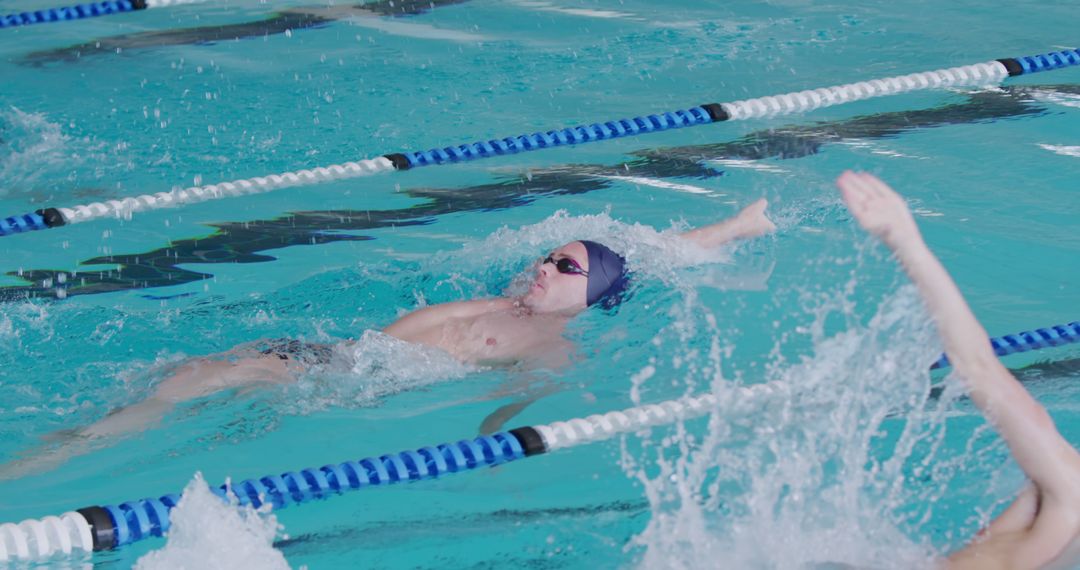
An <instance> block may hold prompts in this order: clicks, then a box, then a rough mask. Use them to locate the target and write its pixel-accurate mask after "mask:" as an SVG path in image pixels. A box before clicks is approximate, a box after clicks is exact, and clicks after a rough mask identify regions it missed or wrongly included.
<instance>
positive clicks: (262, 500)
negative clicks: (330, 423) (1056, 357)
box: [0, 321, 1080, 563]
mask: <svg viewBox="0 0 1080 570" xmlns="http://www.w3.org/2000/svg"><path fill="white" fill-rule="evenodd" d="M990 341H991V344H992V345H994V349H995V352H997V354H998V355H1000V356H1004V355H1005V354H1012V353H1015V352H1024V351H1027V350H1036V349H1039V348H1046V347H1049V346H1061V345H1064V344H1068V343H1073V342H1077V341H1080V321H1077V322H1072V323H1069V324H1068V325H1058V326H1054V327H1048V328H1045V329H1035V331H1034V332H1031V331H1025V332H1021V333H1019V334H1016V335H1005V336H1002V337H995V338H991V339H990ZM999 345H1000V349H999ZM942 362H944V364H942ZM947 365H948V361H947V359H945V358H944V356H943V357H942V359H941V360H939V361H938V362H937V363H935V364H934V366H933V368H939V367H941V366H947ZM792 390H793V387H792V386H791V385H790V384H788V383H785V382H781V381H772V382H767V383H764V384H754V385H750V386H736V387H731V388H730V389H728V390H724V391H723V392H722V393H720V394H715V393H709V394H704V395H701V396H687V397H683V398H679V399H676V400H668V401H666V402H660V403H658V404H647V405H644V406H638V407H633V408H628V409H625V410H620V411H613V412H608V413H605V414H595V415H591V416H588V417H585V418H575V419H571V420H567V421H560V422H554V423H552V424H549V425H538V426H526V427H520V428H516V429H512V430H509V431H504V432H499V433H495V434H492V435H485V436H480V437H477V438H475V439H472V440H462V441H459V442H457V443H449V444H448V443H444V444H441V445H436V446H428V447H422V448H420V449H416V450H409V451H402V452H398V453H391V454H387V455H380V456H378V457H368V458H364V459H360V460H358V461H345V462H343V463H339V464H336V465H334V464H331V465H324V466H322V467H319V468H307V469H301V470H299V471H289V472H286V473H282V474H280V475H267V476H265V477H260V478H257V479H248V480H246V481H241V482H240V483H237V484H234V485H231V486H226V485H221V486H218V487H216V488H212V489H211V490H212V491H213V492H214V493H215V494H217V495H218V496H219V497H221V498H222V499H227V498H228V495H229V494H230V493H231V494H232V495H234V496H235V497H236V500H237V502H238V503H239V504H240V505H251V506H253V507H256V508H258V507H259V506H261V505H263V504H270V505H273V508H274V509H281V508H284V507H287V506H289V505H292V504H301V503H305V502H308V501H312V500H316V499H324V498H327V497H330V496H333V495H337V494H341V493H344V492H346V491H354V490H359V489H363V488H367V487H376V486H385V485H393V484H396V483H406V482H412V481H420V480H423V479H434V478H437V477H440V476H443V475H448V474H451V473H459V472H463V471H471V470H474V469H477V468H480V467H484V466H488V467H493V466H495V465H502V464H504V463H509V462H511V461H516V460H518V459H523V458H525V457H531V456H533V455H540V454H543V453H547V452H550V451H555V450H557V449H563V448H568V447H574V446H578V445H584V444H587V443H592V442H597V441H603V440H606V439H610V438H612V437H614V436H616V435H619V434H623V433H630V432H636V431H640V430H643V429H648V428H651V427H655V426H660V425H666V424H671V423H674V422H678V421H683V420H689V419H693V418H696V417H700V416H703V415H705V414H707V413H709V412H710V411H713V410H717V409H720V408H721V405H722V404H724V405H725V406H724V409H725V412H726V413H739V412H740V408H742V409H749V408H750V407H751V406H753V405H754V404H755V403H756V402H757V401H758V400H759V399H760V398H763V397H791V396H792ZM179 502H180V496H179V495H177V494H169V495H164V496H161V497H158V498H147V499H140V500H137V501H128V502H124V503H120V504H116V505H105V506H91V507H85V508H82V509H78V510H76V511H71V512H67V513H64V514H63V515H60V516H59V517H55V516H48V517H45V518H43V519H41V520H36V519H29V520H24V521H22V522H20V523H18V524H12V523H6V524H0V563H4V562H9V561H16V560H19V561H30V560H41V559H44V558H49V557H53V556H56V555H58V554H61V553H62V554H65V555H74V554H78V553H79V552H91V551H100V550H109V549H113V548H118V547H121V546H125V545H128V544H131V543H133V542H137V541H139V540H142V539H145V538H149V537H153V536H164V534H165V533H166V532H168V530H169V526H170V522H169V513H170V511H171V510H172V509H173V508H175V507H176V505H177V503H179Z"/></svg>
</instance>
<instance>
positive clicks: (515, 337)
mask: <svg viewBox="0 0 1080 570" xmlns="http://www.w3.org/2000/svg"><path fill="white" fill-rule="evenodd" d="M565 328H566V319H564V318H559V317H552V316H546V315H528V314H521V313H520V312H518V311H514V310H497V311H491V312H486V313H482V314H479V315H471V316H468V317H457V318H449V319H446V321H444V322H442V323H440V324H438V325H436V326H434V327H432V328H430V329H428V330H426V331H424V332H423V334H421V335H418V337H417V338H412V339H405V340H410V341H412V342H419V343H422V344H427V345H431V346H435V347H438V348H441V349H442V350H445V351H446V352H448V353H450V354H451V355H453V356H454V357H455V358H457V359H459V360H461V361H463V362H469V363H472V364H488V365H500V364H501V365H505V364H514V363H518V362H521V361H527V360H533V359H544V360H545V361H547V360H548V359H554V361H551V362H547V364H548V365H556V366H557V365H560V364H562V363H564V362H565V361H567V360H568V359H569V354H570V353H571V351H572V350H573V344H572V343H571V342H570V341H568V340H566V339H565V338H564V337H563V332H564V331H565Z"/></svg>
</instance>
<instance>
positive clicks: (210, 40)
mask: <svg viewBox="0 0 1080 570" xmlns="http://www.w3.org/2000/svg"><path fill="white" fill-rule="evenodd" d="M467 1H468V0H378V1H376V2H368V3H365V4H355V5H352V6H329V7H328V6H299V7H296V8H289V9H285V10H280V11H277V12H272V13H271V15H270V16H269V17H268V18H266V19H263V20H257V21H254V22H243V23H240V24H229V25H224V26H200V27H196V28H179V29H175V30H157V31H153V32H138V33H134V34H123V35H118V36H109V37H107V38H100V39H97V40H93V41H89V42H86V43H82V44H78V45H73V46H68V47H64V48H58V49H50V50H43V51H35V52H31V53H29V54H27V55H25V56H23V57H22V58H20V59H19V60H18V63H19V64H21V65H29V66H34V67H40V66H43V65H46V64H50V63H65V62H75V61H79V60H80V59H82V58H84V57H88V56H94V55H105V54H117V53H125V52H132V51H139V50H148V49H154V48H160V47H166V46H179V45H209V44H214V43H218V42H224V41H232V40H240V39H246V38H262V37H266V36H272V35H277V34H284V33H286V32H292V31H296V30H305V29H314V28H321V27H324V26H327V25H329V24H330V23H332V22H336V21H338V20H341V19H344V18H350V17H357V16H360V17H369V18H370V17H381V16H389V17H401V16H418V15H421V14H426V13H427V12H430V11H432V10H434V9H435V8H439V7H442V6H452V5H454V4H461V3H463V2H467Z"/></svg>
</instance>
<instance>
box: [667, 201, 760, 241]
mask: <svg viewBox="0 0 1080 570" xmlns="http://www.w3.org/2000/svg"><path fill="white" fill-rule="evenodd" d="M768 205H769V202H768V201H767V200H765V199H764V198H762V199H760V200H758V201H757V202H754V203H753V204H750V205H749V206H747V207H745V208H743V209H742V211H740V212H739V213H738V214H736V215H735V216H734V217H731V218H728V219H726V220H724V221H722V222H719V223H716V224H712V225H708V226H705V227H701V228H697V229H694V230H690V231H688V232H686V233H684V234H682V237H683V238H684V239H688V240H690V241H693V242H695V243H697V244H698V245H700V246H701V247H704V248H713V247H719V246H721V245H724V244H726V243H729V242H732V241H735V240H737V239H748V238H754V237H758V236H763V235H765V234H767V233H769V232H772V231H775V230H776V224H773V223H772V220H770V219H769V218H768V216H766V215H765V208H766V207H767V206H768Z"/></svg>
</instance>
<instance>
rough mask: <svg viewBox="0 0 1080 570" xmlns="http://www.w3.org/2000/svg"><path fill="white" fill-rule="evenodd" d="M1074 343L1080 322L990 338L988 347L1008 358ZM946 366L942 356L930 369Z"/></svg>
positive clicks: (1079, 333) (1076, 339)
mask: <svg viewBox="0 0 1080 570" xmlns="http://www.w3.org/2000/svg"><path fill="white" fill-rule="evenodd" d="M1074 342H1080V321H1073V322H1071V323H1069V324H1067V325H1053V326H1049V327H1045V328H1041V329H1035V330H1033V331H1020V332H1018V333H1016V334H1007V335H1002V336H996V337H991V338H990V346H992V347H993V348H994V354H996V355H998V356H1008V355H1010V354H1016V353H1018V352H1028V351H1030V350H1040V349H1043V348H1050V347H1053V346H1062V345H1066V344H1072V343H1074ZM946 366H949V357H948V356H946V355H944V354H942V355H941V358H939V359H938V360H937V362H935V363H934V364H932V365H931V366H930V369H931V370H933V369H937V368H944V367H946Z"/></svg>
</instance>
